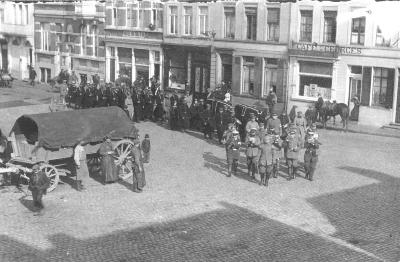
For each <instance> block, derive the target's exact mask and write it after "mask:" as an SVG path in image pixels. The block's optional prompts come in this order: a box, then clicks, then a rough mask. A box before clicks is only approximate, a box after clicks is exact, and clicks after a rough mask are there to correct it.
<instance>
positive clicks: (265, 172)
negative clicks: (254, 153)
mask: <svg viewBox="0 0 400 262" xmlns="http://www.w3.org/2000/svg"><path fill="white" fill-rule="evenodd" d="M272 156H273V153H272V136H271V135H270V134H267V135H265V136H264V137H263V139H262V144H261V145H260V150H259V170H260V178H261V179H260V183H259V185H260V186H261V185H264V186H268V181H269V178H270V177H271V173H272V163H273V159H272Z"/></svg>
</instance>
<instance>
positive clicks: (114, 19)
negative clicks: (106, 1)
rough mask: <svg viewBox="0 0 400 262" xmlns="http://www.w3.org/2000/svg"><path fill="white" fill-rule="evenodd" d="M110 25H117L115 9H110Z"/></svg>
mask: <svg viewBox="0 0 400 262" xmlns="http://www.w3.org/2000/svg"><path fill="white" fill-rule="evenodd" d="M111 24H112V25H117V8H113V9H112V22H111Z"/></svg>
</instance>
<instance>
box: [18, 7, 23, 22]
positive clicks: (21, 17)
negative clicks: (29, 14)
mask: <svg viewBox="0 0 400 262" xmlns="http://www.w3.org/2000/svg"><path fill="white" fill-rule="evenodd" d="M18 9H19V12H18V23H19V24H20V25H23V24H24V15H23V13H22V5H19V6H18Z"/></svg>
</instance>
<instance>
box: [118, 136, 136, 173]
mask: <svg viewBox="0 0 400 262" xmlns="http://www.w3.org/2000/svg"><path fill="white" fill-rule="evenodd" d="M132 147H133V143H132V141H130V140H127V139H124V140H121V141H119V142H118V143H117V144H116V145H115V147H114V151H115V155H116V156H115V157H116V160H115V164H116V165H117V166H118V167H119V176H120V177H121V178H122V179H127V178H129V177H130V176H132V175H133V168H132V167H133V164H132V159H131V156H130V151H131V148H132Z"/></svg>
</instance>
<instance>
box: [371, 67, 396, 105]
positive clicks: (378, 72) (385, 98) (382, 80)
mask: <svg viewBox="0 0 400 262" xmlns="http://www.w3.org/2000/svg"><path fill="white" fill-rule="evenodd" d="M391 71H393V70H390V69H388V68H381V67H374V82H373V87H372V105H373V106H384V107H387V108H391V107H392V102H393V86H394V84H393V83H394V73H392V72H391Z"/></svg>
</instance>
